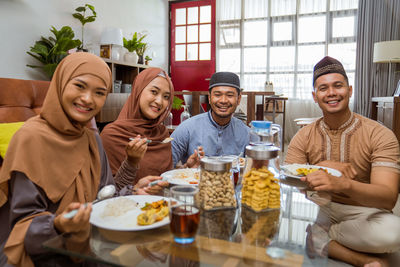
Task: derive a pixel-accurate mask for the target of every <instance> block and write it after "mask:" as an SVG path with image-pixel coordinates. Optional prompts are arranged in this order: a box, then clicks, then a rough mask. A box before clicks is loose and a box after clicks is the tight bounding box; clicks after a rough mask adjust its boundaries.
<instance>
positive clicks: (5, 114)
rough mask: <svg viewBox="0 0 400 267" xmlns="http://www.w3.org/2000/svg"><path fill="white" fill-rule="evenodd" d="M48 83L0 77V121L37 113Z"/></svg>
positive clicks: (25, 118)
mask: <svg viewBox="0 0 400 267" xmlns="http://www.w3.org/2000/svg"><path fill="white" fill-rule="evenodd" d="M49 85H50V82H49V81H34V80H21V79H11V78H0V123H5V122H18V121H26V120H27V119H29V118H30V117H33V116H35V115H37V114H39V112H40V109H41V107H42V105H43V101H44V98H45V96H46V93H47V89H48V88H49Z"/></svg>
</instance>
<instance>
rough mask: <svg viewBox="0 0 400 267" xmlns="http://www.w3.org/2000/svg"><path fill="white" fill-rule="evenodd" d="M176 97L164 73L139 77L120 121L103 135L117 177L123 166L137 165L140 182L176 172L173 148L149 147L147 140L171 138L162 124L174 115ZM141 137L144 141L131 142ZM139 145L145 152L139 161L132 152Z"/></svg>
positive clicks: (158, 71) (148, 72)
mask: <svg viewBox="0 0 400 267" xmlns="http://www.w3.org/2000/svg"><path fill="white" fill-rule="evenodd" d="M173 94H174V89H173V86H172V83H171V81H170V79H169V77H168V75H167V74H166V73H165V72H164V71H163V70H162V69H159V68H148V69H146V70H144V71H142V72H141V73H139V74H138V76H137V77H136V80H135V82H134V83H133V88H132V93H131V95H130V96H129V98H128V100H127V102H126V103H125V105H124V106H123V108H122V110H121V113H120V114H119V116H118V118H117V120H116V121H114V122H112V123H110V124H108V125H107V126H106V127H105V128H104V129H103V131H102V132H101V134H100V135H101V138H102V140H103V144H104V149H105V150H106V152H107V156H108V159H109V161H110V165H111V169H112V171H113V173H114V174H115V173H116V172H117V170H118V169H119V168H120V166H121V164H122V166H127V165H129V164H130V165H136V168H138V169H137V171H136V175H135V174H133V175H135V176H136V181H137V180H139V179H141V178H143V177H146V176H159V175H160V174H161V173H163V172H165V171H168V170H170V169H171V168H172V153H171V144H170V143H167V144H162V143H157V142H151V143H149V144H148V145H147V144H146V142H145V140H146V139H150V140H152V141H162V140H164V139H165V138H167V137H169V133H168V130H167V128H166V127H165V126H164V125H163V124H162V121H163V120H164V119H165V117H166V116H167V115H168V114H169V112H170V111H171V106H172V98H173ZM137 135H140V137H142V138H144V139H138V138H136V139H135V140H133V141H129V138H131V137H136V136H137ZM135 145H136V148H137V149H139V147H141V148H142V152H143V153H142V154H141V155H140V156H139V155H137V156H136V158H135V157H133V156H132V157H131V156H130V152H129V149H130V148H131V147H133V146H135ZM132 149H134V148H132ZM139 161H140V165H139V166H138V164H139Z"/></svg>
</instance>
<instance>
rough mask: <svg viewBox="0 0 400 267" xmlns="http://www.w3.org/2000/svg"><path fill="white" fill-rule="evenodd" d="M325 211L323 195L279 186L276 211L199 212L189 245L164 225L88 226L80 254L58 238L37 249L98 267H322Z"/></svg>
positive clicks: (63, 238)
mask: <svg viewBox="0 0 400 267" xmlns="http://www.w3.org/2000/svg"><path fill="white" fill-rule="evenodd" d="M237 196H238V198H239V200H240V188H238V189H237ZM239 203H240V202H239ZM329 207H330V199H329V197H328V196H324V195H321V194H317V193H316V192H314V191H307V190H305V189H302V190H301V189H299V188H297V187H294V186H290V185H287V184H284V183H281V208H280V209H271V210H266V211H263V212H254V211H253V210H251V209H249V208H247V207H245V206H239V207H238V208H236V209H225V210H217V211H202V212H201V214H200V224H199V228H198V231H197V235H196V239H195V242H193V243H192V244H189V245H180V244H176V243H175V242H174V241H173V237H172V234H171V232H170V229H169V225H165V226H163V227H160V228H156V229H151V230H145V231H130V232H129V231H113V230H106V229H102V228H98V227H96V226H93V227H92V233H91V236H90V240H88V244H87V249H85V250H83V251H82V250H80V251H77V250H75V249H74V248H73V246H71V245H68V242H69V238H68V236H64V235H60V236H57V237H56V238H53V239H51V240H48V241H46V242H45V243H44V244H43V246H44V247H45V248H46V249H48V250H50V251H49V252H53V253H59V254H63V255H69V256H71V257H74V258H78V259H84V260H85V261H90V262H95V263H96V262H97V263H99V265H101V266H326V265H327V264H328V258H327V250H326V246H325V245H326V244H327V243H328V241H329V239H328V235H327V232H326V229H329V223H330V221H329V219H328V218H327V216H326V214H327V213H326V212H324V210H325V211H326V209H329Z"/></svg>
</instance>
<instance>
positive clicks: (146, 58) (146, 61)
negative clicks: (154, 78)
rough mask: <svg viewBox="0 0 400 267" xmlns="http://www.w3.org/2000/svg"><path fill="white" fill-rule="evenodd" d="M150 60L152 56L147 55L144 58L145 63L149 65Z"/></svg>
mask: <svg viewBox="0 0 400 267" xmlns="http://www.w3.org/2000/svg"><path fill="white" fill-rule="evenodd" d="M151 60H152V58H151V57H149V56H148V55H147V56H146V57H145V58H144V63H145V64H146V65H149V62H150V61H151Z"/></svg>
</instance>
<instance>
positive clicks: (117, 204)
mask: <svg viewBox="0 0 400 267" xmlns="http://www.w3.org/2000/svg"><path fill="white" fill-rule="evenodd" d="M160 200H168V199H167V198H164V197H161V196H153V195H129V196H120V197H114V198H109V199H106V200H103V201H100V202H97V203H96V204H94V205H93V209H92V213H91V214H90V223H91V224H93V225H95V226H97V227H100V228H103V229H108V230H115V231H142V230H148V229H153V228H158V227H161V226H164V225H167V224H169V217H168V216H166V217H165V218H163V219H162V220H161V221H156V222H155V223H153V224H150V225H139V224H138V220H137V217H138V216H139V215H140V214H141V213H143V210H141V209H142V208H143V207H144V206H145V205H146V203H152V202H156V201H160Z"/></svg>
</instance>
